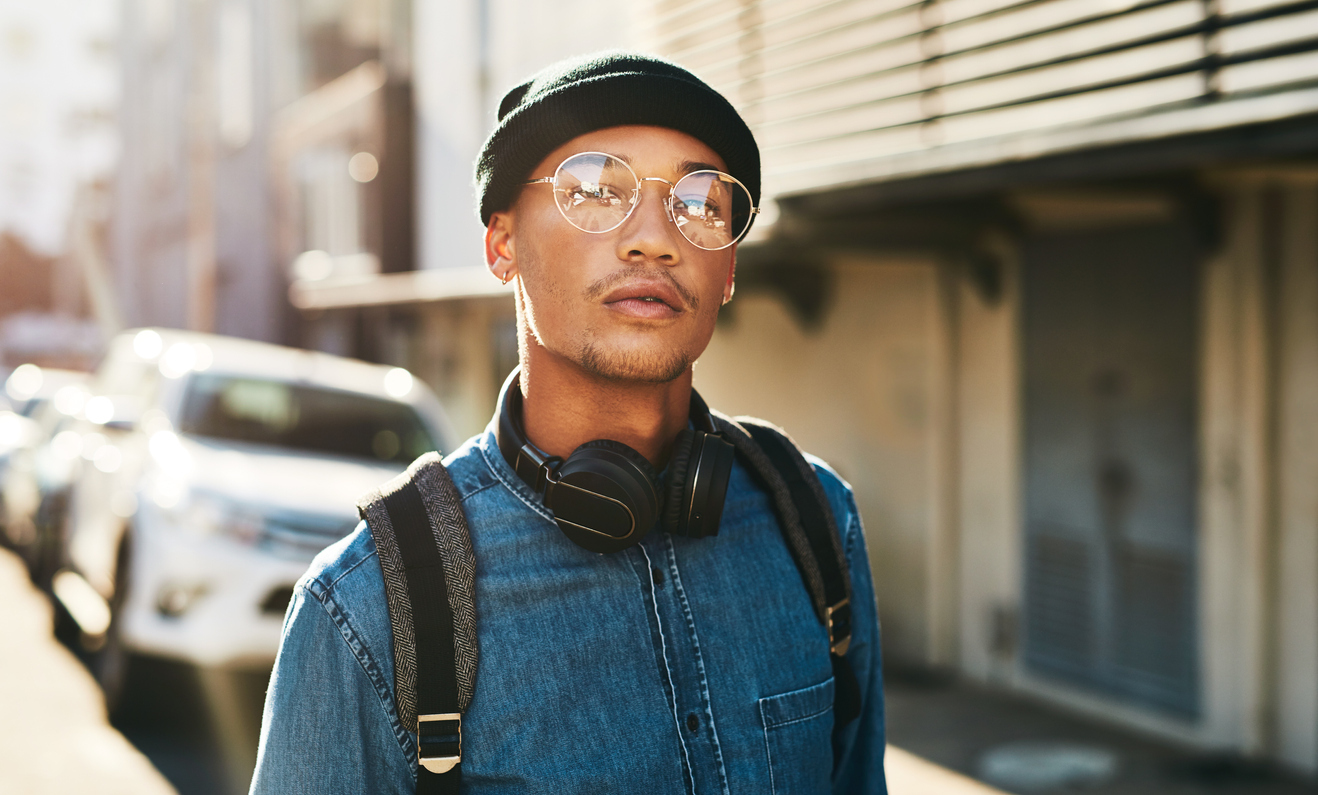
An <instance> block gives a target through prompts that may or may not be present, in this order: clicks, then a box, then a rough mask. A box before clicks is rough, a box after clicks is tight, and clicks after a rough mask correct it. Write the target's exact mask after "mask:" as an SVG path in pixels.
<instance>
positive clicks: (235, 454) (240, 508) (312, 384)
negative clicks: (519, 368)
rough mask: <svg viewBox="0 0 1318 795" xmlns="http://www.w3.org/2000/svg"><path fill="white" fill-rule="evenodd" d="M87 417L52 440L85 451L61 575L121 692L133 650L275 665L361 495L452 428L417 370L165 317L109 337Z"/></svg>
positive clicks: (86, 637)
mask: <svg viewBox="0 0 1318 795" xmlns="http://www.w3.org/2000/svg"><path fill="white" fill-rule="evenodd" d="M81 417H82V420H81V422H80V424H79V426H78V427H76V428H73V429H70V430H68V431H64V432H63V433H64V434H67V435H66V436H65V437H64V439H63V441H61V440H60V439H58V438H57V439H56V440H55V442H54V446H56V447H58V448H60V449H62V450H64V451H65V453H66V454H67V455H77V456H78V457H80V458H82V459H83V460H84V461H85V462H86V465H85V466H83V467H82V474H81V475H80V476H79V478H78V480H77V481H76V483H75V485H74V489H73V493H72V495H71V504H70V510H69V519H68V522H69V524H68V528H67V539H68V541H67V543H68V546H67V552H66V560H67V563H68V568H66V569H65V570H63V571H61V572H60V573H58V574H57V575H56V576H55V579H54V582H53V585H52V588H53V590H54V592H55V595H56V596H57V597H58V598H59V600H60V601H61V602H62V603H63V605H64V606H65V608H66V609H67V611H68V613H69V614H70V615H71V616H72V618H73V619H74V620H75V621H76V623H77V624H78V626H79V627H80V628H81V630H82V637H83V641H84V645H86V646H87V647H88V648H89V649H92V650H93V651H95V652H96V654H95V655H94V657H93V663H94V664H93V669H94V670H95V671H96V673H97V674H98V677H99V678H100V679H101V680H102V684H103V686H105V688H106V691H107V696H109V697H110V698H111V700H113V697H114V691H115V689H116V688H117V687H118V686H119V684H120V683H121V680H122V670H123V665H122V664H123V662H124V660H125V659H127V657H126V654H125V653H126V652H135V653H144V654H151V655H157V656H164V657H170V658H174V659H178V660H183V661H186V662H190V663H194V664H197V665H201V666H208V667H241V666H246V665H253V664H269V663H270V662H271V661H272V660H273V659H274V655H275V652H276V650H277V648H278V645H279V632H280V626H281V620H282V618H283V614H284V610H285V607H286V606H287V604H288V601H289V598H290V596H291V593H292V588H293V584H294V583H295V582H296V581H297V579H298V577H300V576H301V575H302V573H303V572H304V571H305V570H306V567H307V564H308V563H309V562H310V561H311V559H312V558H313V557H314V556H315V555H316V553H317V552H319V551H320V550H321V549H324V548H325V547H326V546H328V545H329V544H332V543H333V542H335V541H336V540H338V539H339V538H341V537H343V536H344V535H346V534H347V533H348V532H350V531H351V530H352V529H353V527H354V526H355V525H356V524H357V512H356V508H355V501H356V499H357V498H358V497H360V496H361V495H362V494H364V493H366V492H367V491H369V490H370V489H373V488H375V487H377V486H379V485H380V484H382V483H383V482H385V481H386V480H388V479H390V478H391V477H393V476H394V475H395V474H397V473H399V472H401V471H402V470H403V469H404V468H406V466H407V464H408V463H410V462H411V461H412V460H413V459H414V458H416V457H417V456H419V455H421V454H422V453H425V452H427V451H430V450H440V449H448V445H449V444H450V443H451V441H452V438H453V433H452V430H451V428H450V426H449V423H448V420H447V418H446V417H445V415H444V412H443V409H442V408H441V407H440V404H439V402H438V400H437V399H436V398H435V396H434V394H433V393H432V392H431V391H430V390H429V389H428V388H427V387H426V386H425V385H424V384H422V383H421V382H420V381H418V380H416V379H414V378H413V377H412V376H411V375H410V374H409V373H408V372H407V371H406V370H402V369H399V368H390V367H382V366H378V365H372V364H366V363H364V362H359V361H354V360H350V359H344V358H340V357H336V356H330V355H327V354H322V353H314V352H309V351H302V350H294V349H291V348H283V347H279V346H275V345H268V344H264V343H257V342H250V341H246V340H237V339H232V338H226V337H217V336H211V335H203V334H195V333H188V332H179V331H170V330H165V329H142V330H137V331H132V332H126V333H124V334H122V335H120V336H119V337H117V338H116V339H115V340H114V341H113V342H112V344H111V347H110V351H109V353H108V355H107V357H106V360H105V362H104V364H103V365H102V366H101V368H100V369H99V371H98V373H97V376H96V380H95V381H94V383H93V385H92V387H91V396H90V397H89V398H88V400H87V402H86V405H85V406H84V407H83V409H82V411H81Z"/></svg>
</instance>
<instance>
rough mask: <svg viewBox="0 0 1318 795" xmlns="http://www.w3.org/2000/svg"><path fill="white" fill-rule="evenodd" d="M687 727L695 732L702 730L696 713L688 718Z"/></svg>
mask: <svg viewBox="0 0 1318 795" xmlns="http://www.w3.org/2000/svg"><path fill="white" fill-rule="evenodd" d="M686 727H687V728H688V729H690V730H691V731H693V732H694V731H696V730H697V729H699V728H700V718H697V717H696V713H694V712H692V713H691V714H690V715H687V716H686Z"/></svg>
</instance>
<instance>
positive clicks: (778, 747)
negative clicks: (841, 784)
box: [760, 676, 833, 795]
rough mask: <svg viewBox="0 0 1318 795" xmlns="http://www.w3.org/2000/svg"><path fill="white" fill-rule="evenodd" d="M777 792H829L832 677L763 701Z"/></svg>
mask: <svg viewBox="0 0 1318 795" xmlns="http://www.w3.org/2000/svg"><path fill="white" fill-rule="evenodd" d="M760 720H761V721H762V722H763V724H764V748H765V752H766V753H767V754H768V755H769V760H768V761H769V777H770V780H771V781H772V783H773V792H774V793H775V795H782V794H783V793H790V795H798V793H807V794H808V793H816V792H818V793H826V792H828V791H829V790H830V787H831V781H832V776H833V677H831V676H830V677H829V678H828V679H826V680H824V681H823V682H820V683H819V684H817V685H812V686H811V687H806V688H802V689H800V690H793V691H791V692H789V693H781V694H779V695H776V696H767V697H765V698H762V699H760Z"/></svg>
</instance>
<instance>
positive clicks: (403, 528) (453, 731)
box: [384, 482, 462, 795]
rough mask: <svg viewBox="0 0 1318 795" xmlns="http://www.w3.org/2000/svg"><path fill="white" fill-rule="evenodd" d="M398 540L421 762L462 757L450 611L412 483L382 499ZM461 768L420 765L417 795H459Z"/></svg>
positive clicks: (440, 567)
mask: <svg viewBox="0 0 1318 795" xmlns="http://www.w3.org/2000/svg"><path fill="white" fill-rule="evenodd" d="M384 507H385V510H387V511H388V512H389V522H390V524H391V525H392V526H393V531H394V534H395V537H396V538H397V539H398V550H399V552H400V553H401V556H402V559H403V570H404V572H405V573H406V579H407V595H408V601H410V602H411V605H412V626H413V631H414V632H415V635H416V674H417V676H416V712H417V726H416V729H417V745H418V749H417V750H418V754H419V758H421V759H426V758H441V759H442V758H445V757H459V758H460V757H461V755H462V737H461V717H460V716H459V714H458V677H457V669H456V665H455V662H454V651H453V644H454V637H455V632H454V627H453V610H452V608H451V607H450V606H449V596H448V583H447V581H446V579H445V577H444V564H443V560H442V559H441V558H440V553H439V548H438V546H437V545H436V542H435V537H434V535H433V534H432V533H431V530H430V520H429V518H428V517H427V515H426V506H425V502H424V501H423V500H422V498H421V492H420V491H419V490H418V489H417V487H416V484H415V483H411V482H409V483H406V484H405V485H403V486H402V487H401V488H399V489H397V490H396V491H394V492H393V493H391V494H388V495H386V496H385V497H384ZM461 781H462V764H461V763H460V762H459V763H458V764H455V765H454V766H453V767H452V768H451V769H450V770H448V771H447V772H445V773H432V772H431V771H430V770H428V769H426V767H424V766H421V765H418V767H417V779H416V791H417V793H418V795H457V792H458V785H459V784H460V782H461Z"/></svg>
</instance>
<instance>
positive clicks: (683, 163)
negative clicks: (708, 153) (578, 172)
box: [613, 154, 723, 174]
mask: <svg viewBox="0 0 1318 795" xmlns="http://www.w3.org/2000/svg"><path fill="white" fill-rule="evenodd" d="M613 156H614V157H616V158H618V159H619V160H621V161H622V162H624V163H626V164H627V165H629V166H630V165H633V163H632V159H631V158H630V157H628V156H627V155H623V154H614V155H613ZM676 169H677V172H678V173H679V174H690V173H692V172H695V171H722V170H723V169H721V168H719V167H718V166H716V165H714V164H713V163H706V162H705V161H703V160H679V161H677V164H676Z"/></svg>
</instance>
